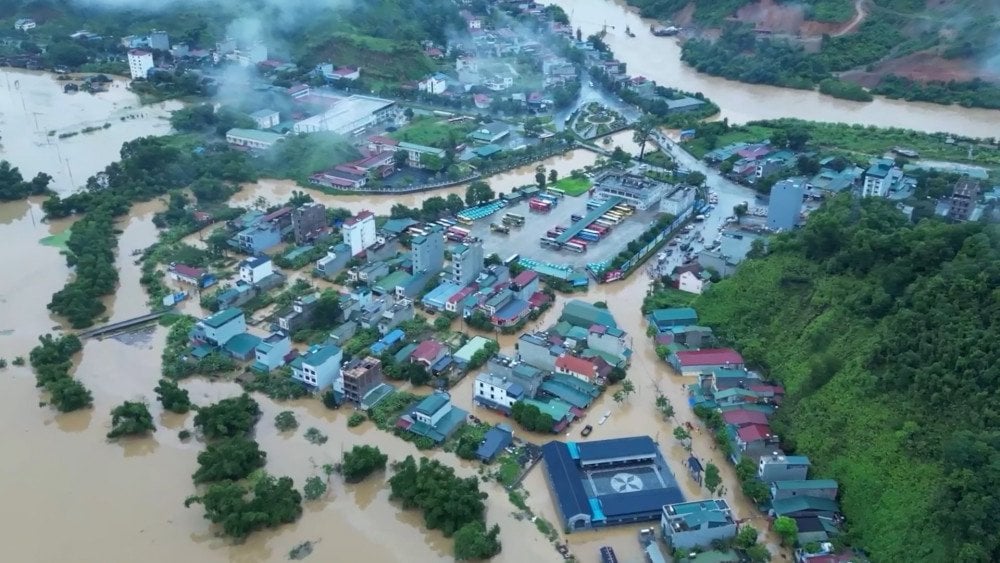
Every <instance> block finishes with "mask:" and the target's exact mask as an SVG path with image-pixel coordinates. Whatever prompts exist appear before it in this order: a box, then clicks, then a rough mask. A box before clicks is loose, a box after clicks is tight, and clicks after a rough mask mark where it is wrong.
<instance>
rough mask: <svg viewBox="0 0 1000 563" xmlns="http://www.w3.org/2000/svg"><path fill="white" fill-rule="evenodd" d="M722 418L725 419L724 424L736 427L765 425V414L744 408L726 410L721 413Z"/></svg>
mask: <svg viewBox="0 0 1000 563" xmlns="http://www.w3.org/2000/svg"><path fill="white" fill-rule="evenodd" d="M722 420H724V421H726V424H732V425H733V426H735V427H737V428H742V427H744V426H750V425H764V426H767V415H766V414H764V413H762V412H760V411H750V410H746V409H737V410H732V411H726V412H724V413H722Z"/></svg>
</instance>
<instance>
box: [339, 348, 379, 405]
mask: <svg viewBox="0 0 1000 563" xmlns="http://www.w3.org/2000/svg"><path fill="white" fill-rule="evenodd" d="M341 376H342V378H343V380H344V400H345V401H349V402H352V403H354V404H361V399H362V398H364V396H365V395H366V394H367V393H368V392H369V391H371V390H372V389H374V388H376V387H378V386H379V384H381V383H382V362H381V361H379V360H378V358H372V357H371V356H368V357H365V358H361V359H358V358H355V359H354V360H351V361H350V362H349V363H348V364H347V365H346V366H344V368H343V369H342V370H341Z"/></svg>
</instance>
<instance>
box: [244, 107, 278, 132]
mask: <svg viewBox="0 0 1000 563" xmlns="http://www.w3.org/2000/svg"><path fill="white" fill-rule="evenodd" d="M250 119H252V120H253V122H254V123H256V124H257V129H270V128H272V127H277V125H278V123H280V122H281V116H280V115H279V114H278V112H276V111H274V110H273V109H259V110H257V111H255V112H253V113H251V114H250Z"/></svg>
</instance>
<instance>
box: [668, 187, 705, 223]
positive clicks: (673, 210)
mask: <svg viewBox="0 0 1000 563" xmlns="http://www.w3.org/2000/svg"><path fill="white" fill-rule="evenodd" d="M696 195H697V190H695V189H694V188H690V187H684V186H679V187H677V189H675V190H674V191H673V192H670V193H669V194H668V195H665V196H663V199H661V200H660V211H661V212H663V213H669V214H671V215H673V216H674V217H681V216H684V215H685V214H687V213H690V211H691V210H692V209H693V208H694V201H695V199H696V198H695V196H696Z"/></svg>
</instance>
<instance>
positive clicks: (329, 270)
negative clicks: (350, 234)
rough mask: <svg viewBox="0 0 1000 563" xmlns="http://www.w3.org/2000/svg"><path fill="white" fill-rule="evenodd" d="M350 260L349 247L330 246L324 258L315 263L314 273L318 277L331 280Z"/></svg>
mask: <svg viewBox="0 0 1000 563" xmlns="http://www.w3.org/2000/svg"><path fill="white" fill-rule="evenodd" d="M350 260H351V247H350V246H348V245H346V244H343V243H341V244H338V245H335V246H331V247H329V248H328V249H327V251H326V256H324V257H322V258H320V259H319V260H317V261H316V268H315V272H316V273H317V274H319V275H320V276H322V277H324V278H327V279H332V278H334V277H336V276H337V274H339V273H340V272H341V271H343V269H344V268H346V267H347V263H348V262H350Z"/></svg>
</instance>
